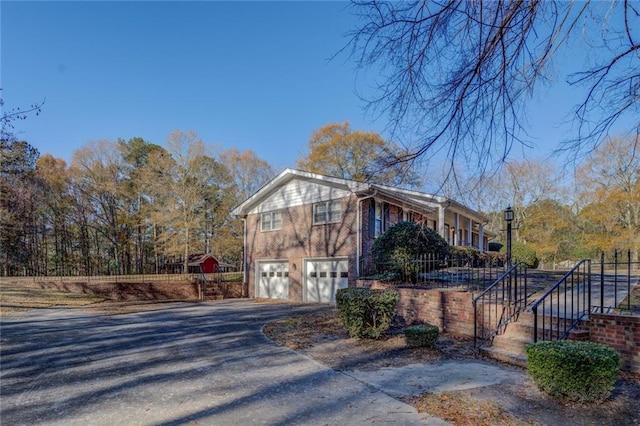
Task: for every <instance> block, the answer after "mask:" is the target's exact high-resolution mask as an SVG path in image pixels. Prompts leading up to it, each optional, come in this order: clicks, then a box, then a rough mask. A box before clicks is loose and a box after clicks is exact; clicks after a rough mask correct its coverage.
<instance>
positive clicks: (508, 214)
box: [504, 206, 514, 268]
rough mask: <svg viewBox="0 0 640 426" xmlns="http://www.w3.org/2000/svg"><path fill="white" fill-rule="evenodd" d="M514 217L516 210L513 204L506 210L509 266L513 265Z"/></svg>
mask: <svg viewBox="0 0 640 426" xmlns="http://www.w3.org/2000/svg"><path fill="white" fill-rule="evenodd" d="M513 218H514V212H513V209H512V208H511V206H509V207H507V208H506V210H505V211H504V220H505V222H507V267H509V268H510V267H511V222H512V221H513Z"/></svg>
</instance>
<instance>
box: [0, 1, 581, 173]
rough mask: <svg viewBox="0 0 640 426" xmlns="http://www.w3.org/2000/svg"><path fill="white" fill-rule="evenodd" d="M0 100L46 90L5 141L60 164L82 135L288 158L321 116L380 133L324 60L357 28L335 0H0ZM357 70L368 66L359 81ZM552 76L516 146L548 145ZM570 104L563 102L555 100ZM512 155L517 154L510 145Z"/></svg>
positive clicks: (557, 104) (291, 160)
mask: <svg viewBox="0 0 640 426" xmlns="http://www.w3.org/2000/svg"><path fill="white" fill-rule="evenodd" d="M0 7H1V14H2V15H1V24H2V30H1V31H2V34H1V35H2V53H1V56H2V64H1V65H2V66H1V69H2V73H1V86H2V87H3V93H2V97H3V99H4V100H5V107H7V108H8V109H10V108H13V107H26V106H28V105H30V104H32V103H35V102H40V101H42V100H46V102H45V104H44V107H43V108H42V113H41V115H40V116H37V117H35V116H31V117H29V118H28V119H27V120H25V121H20V122H17V123H16V128H17V129H16V130H17V131H18V132H19V135H18V137H19V138H20V139H24V140H26V141H28V142H29V143H30V144H32V145H33V146H35V147H36V148H38V149H39V151H40V152H41V154H44V153H50V154H52V155H54V156H55V157H59V158H63V159H64V160H66V161H70V160H71V157H72V154H73V152H74V151H75V150H76V149H78V148H79V147H81V146H82V145H84V144H85V143H87V142H88V141H92V140H100V139H108V140H116V139H117V138H123V139H125V140H126V139H129V138H132V137H135V136H140V137H143V138H144V139H145V140H148V141H150V142H153V143H157V144H160V145H163V144H164V141H165V139H166V137H167V135H169V133H170V132H171V131H172V130H175V129H181V130H185V131H186V130H190V129H191V130H194V131H196V132H197V133H198V135H199V136H200V138H201V139H203V140H204V141H205V142H207V143H211V144H219V145H221V147H222V148H223V149H228V148H232V147H237V148H238V149H240V150H245V149H252V150H253V151H254V152H256V154H257V155H258V156H259V157H260V158H263V159H265V160H266V161H268V162H269V163H271V164H272V165H274V167H275V168H276V169H281V168H283V167H293V166H295V161H296V159H297V158H299V157H300V156H301V155H302V154H303V153H304V152H305V151H306V147H307V142H308V140H309V137H310V135H311V133H312V132H313V131H314V130H315V129H317V128H319V127H321V126H323V125H325V124H328V123H330V122H336V121H337V122H343V121H349V122H350V123H351V125H352V128H353V129H362V130H372V131H378V132H381V133H382V134H383V135H384V128H385V125H386V124H387V123H386V122H385V120H384V117H381V118H378V119H377V120H374V119H373V117H367V116H365V114H364V109H363V107H364V105H365V104H364V103H363V101H362V100H361V99H360V98H359V96H358V94H363V95H368V94H371V92H370V91H369V84H370V80H367V76H365V75H363V74H362V73H360V74H358V73H357V72H356V69H355V64H354V63H353V61H351V60H350V59H349V58H348V56H347V55H345V54H343V55H340V56H338V57H337V58H336V59H333V60H329V59H330V58H331V57H332V56H333V55H334V54H336V53H337V52H338V51H339V50H340V49H341V48H342V47H343V46H345V45H346V43H347V42H348V38H347V37H346V33H347V32H348V31H350V30H353V29H354V28H355V26H356V25H357V22H358V21H357V19H356V17H355V16H353V15H352V13H351V11H350V9H349V5H348V3H342V2H8V1H2V3H0ZM370 77H371V76H369V78H370ZM564 86H566V85H563V84H562V82H561V81H560V84H559V85H558V86H557V87H556V88H555V89H554V90H553V91H551V90H546V89H545V90H541V91H540V92H539V93H537V94H536V97H535V99H534V101H533V102H532V104H531V105H532V108H531V110H530V114H529V116H528V119H529V122H530V123H532V124H534V125H532V127H531V129H530V132H529V134H530V136H531V139H532V141H533V143H534V147H535V148H534V149H533V150H531V151H530V152H528V154H529V155H533V156H540V155H544V154H548V153H549V152H550V151H551V149H552V148H553V147H555V146H556V145H557V143H558V142H559V140H560V139H561V138H563V137H565V136H567V128H566V127H559V126H558V123H559V122H560V121H562V120H563V119H565V118H566V113H567V111H568V109H567V102H569V101H570V100H571V98H572V96H571V95H569V93H570V92H568V91H567V89H566V87H564ZM569 105H570V104H569ZM514 155H515V156H520V155H521V151H520V150H519V149H516V150H515V151H514Z"/></svg>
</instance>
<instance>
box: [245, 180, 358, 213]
mask: <svg viewBox="0 0 640 426" xmlns="http://www.w3.org/2000/svg"><path fill="white" fill-rule="evenodd" d="M349 194H350V192H349V191H348V190H345V189H340V188H335V187H333V186H330V185H327V184H319V183H317V182H312V181H306V180H299V179H293V180H291V181H289V182H288V183H287V184H285V185H283V186H281V187H280V188H278V189H277V190H275V191H274V192H273V193H272V194H271V195H269V196H268V197H267V198H265V199H264V200H263V201H262V202H261V203H260V204H258V205H257V206H255V207H254V208H253V209H251V211H250V212H249V213H262V212H267V211H271V210H280V209H283V208H285V207H294V206H301V205H303V204H312V203H318V202H320V201H330V200H337V199H340V198H344V197H347V196H348V195H349Z"/></svg>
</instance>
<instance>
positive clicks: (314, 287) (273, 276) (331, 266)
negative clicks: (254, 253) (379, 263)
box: [256, 258, 349, 303]
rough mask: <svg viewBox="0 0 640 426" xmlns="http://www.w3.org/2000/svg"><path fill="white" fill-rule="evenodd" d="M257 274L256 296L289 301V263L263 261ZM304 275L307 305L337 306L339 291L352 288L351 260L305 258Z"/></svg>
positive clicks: (303, 289) (283, 261) (304, 298)
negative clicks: (350, 278)
mask: <svg viewBox="0 0 640 426" xmlns="http://www.w3.org/2000/svg"><path fill="white" fill-rule="evenodd" d="M256 272H257V274H256V275H257V276H256V297H259V298H269V299H288V298H289V262H288V261H286V260H274V261H259V262H257V268H256ZM301 273H302V298H303V300H304V301H305V302H312V303H313V302H315V303H335V295H336V291H337V290H338V289H339V288H345V287H347V286H348V285H349V261H348V259H347V258H313V259H304V261H303V268H302V271H301Z"/></svg>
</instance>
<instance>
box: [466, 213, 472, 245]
mask: <svg viewBox="0 0 640 426" xmlns="http://www.w3.org/2000/svg"><path fill="white" fill-rule="evenodd" d="M472 244H473V220H472V219H471V218H469V225H467V245H472Z"/></svg>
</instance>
